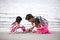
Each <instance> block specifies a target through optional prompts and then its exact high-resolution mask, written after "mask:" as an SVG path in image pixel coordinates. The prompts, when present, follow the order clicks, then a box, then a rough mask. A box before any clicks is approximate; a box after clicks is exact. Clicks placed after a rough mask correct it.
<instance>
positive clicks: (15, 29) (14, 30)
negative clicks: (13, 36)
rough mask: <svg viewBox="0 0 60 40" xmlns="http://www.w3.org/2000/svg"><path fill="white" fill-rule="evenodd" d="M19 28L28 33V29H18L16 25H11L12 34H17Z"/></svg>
mask: <svg viewBox="0 0 60 40" xmlns="http://www.w3.org/2000/svg"><path fill="white" fill-rule="evenodd" d="M19 28H21V29H22V31H23V32H24V31H26V29H25V27H24V26H22V27H17V26H15V25H11V28H10V32H17V29H19Z"/></svg>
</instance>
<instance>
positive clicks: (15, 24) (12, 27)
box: [10, 16, 26, 32]
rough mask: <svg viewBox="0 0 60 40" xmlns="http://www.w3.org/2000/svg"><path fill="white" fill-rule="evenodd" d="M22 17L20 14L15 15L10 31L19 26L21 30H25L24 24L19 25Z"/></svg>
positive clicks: (14, 30)
mask: <svg viewBox="0 0 60 40" xmlns="http://www.w3.org/2000/svg"><path fill="white" fill-rule="evenodd" d="M21 20H22V18H21V17H20V16H17V17H16V21H15V22H13V23H12V25H11V28H10V32H16V31H17V29H19V28H21V29H22V30H23V32H24V31H25V30H26V29H25V27H24V26H22V27H20V26H19V24H20V22H21Z"/></svg>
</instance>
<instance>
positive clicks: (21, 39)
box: [0, 32, 60, 40]
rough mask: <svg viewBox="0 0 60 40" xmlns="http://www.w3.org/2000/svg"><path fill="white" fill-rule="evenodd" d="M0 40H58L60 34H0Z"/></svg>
mask: <svg viewBox="0 0 60 40" xmlns="http://www.w3.org/2000/svg"><path fill="white" fill-rule="evenodd" d="M0 40H60V32H52V33H51V34H35V33H31V32H30V33H21V32H17V33H8V32H0Z"/></svg>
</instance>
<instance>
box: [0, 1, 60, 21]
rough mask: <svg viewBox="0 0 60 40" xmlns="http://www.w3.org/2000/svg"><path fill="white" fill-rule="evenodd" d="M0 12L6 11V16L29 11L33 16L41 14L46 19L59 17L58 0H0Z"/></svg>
mask: <svg viewBox="0 0 60 40" xmlns="http://www.w3.org/2000/svg"><path fill="white" fill-rule="evenodd" d="M1 13H4V14H6V13H7V14H8V15H7V16H9V15H10V16H18V15H20V16H22V17H25V16H26V14H29V13H31V14H32V15H34V16H42V17H43V18H46V19H47V20H51V19H53V18H58V19H59V18H60V17H59V16H60V0H0V14H1ZM0 16H2V15H0ZM4 16H6V15H4ZM50 18H51V19H50Z"/></svg>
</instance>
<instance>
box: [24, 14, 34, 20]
mask: <svg viewBox="0 0 60 40" xmlns="http://www.w3.org/2000/svg"><path fill="white" fill-rule="evenodd" d="M31 18H34V17H33V15H32V14H27V15H26V17H25V19H26V20H29V19H31Z"/></svg>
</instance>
